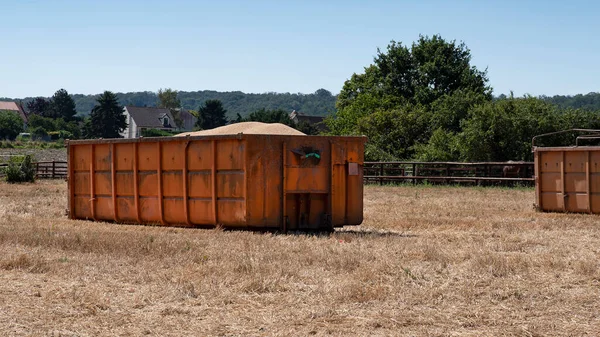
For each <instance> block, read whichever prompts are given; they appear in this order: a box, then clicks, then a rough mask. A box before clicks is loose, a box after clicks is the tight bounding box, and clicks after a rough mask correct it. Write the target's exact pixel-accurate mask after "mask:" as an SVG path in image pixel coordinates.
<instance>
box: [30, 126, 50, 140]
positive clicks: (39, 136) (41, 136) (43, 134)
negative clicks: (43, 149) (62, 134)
mask: <svg viewBox="0 0 600 337" xmlns="http://www.w3.org/2000/svg"><path fill="white" fill-rule="evenodd" d="M31 138H33V139H35V140H48V139H49V136H48V132H47V131H46V129H44V128H42V127H36V128H33V129H31Z"/></svg>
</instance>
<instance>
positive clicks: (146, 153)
mask: <svg viewBox="0 0 600 337" xmlns="http://www.w3.org/2000/svg"><path fill="white" fill-rule="evenodd" d="M157 167H158V153H157V151H156V143H155V142H152V143H150V142H140V143H139V145H138V169H139V170H140V171H156V168H157Z"/></svg>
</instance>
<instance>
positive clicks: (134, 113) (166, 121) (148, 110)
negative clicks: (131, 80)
mask: <svg viewBox="0 0 600 337" xmlns="http://www.w3.org/2000/svg"><path fill="white" fill-rule="evenodd" d="M123 113H124V114H125V118H126V121H127V128H125V130H124V131H123V132H122V133H121V136H123V137H124V138H138V137H140V136H142V131H143V130H145V129H157V130H165V131H176V130H177V125H175V120H174V119H173V115H172V114H171V111H170V110H169V109H165V108H153V107H138V106H130V105H127V106H125V107H124V108H123Z"/></svg>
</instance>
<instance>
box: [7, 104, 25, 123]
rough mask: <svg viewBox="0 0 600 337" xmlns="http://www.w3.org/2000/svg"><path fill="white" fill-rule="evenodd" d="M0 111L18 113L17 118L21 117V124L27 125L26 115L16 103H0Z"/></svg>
mask: <svg viewBox="0 0 600 337" xmlns="http://www.w3.org/2000/svg"><path fill="white" fill-rule="evenodd" d="M0 110H8V111H16V112H18V113H19V116H21V119H22V120H23V122H25V123H27V115H26V114H25V112H24V111H23V109H21V107H19V105H18V104H17V103H16V102H4V101H0Z"/></svg>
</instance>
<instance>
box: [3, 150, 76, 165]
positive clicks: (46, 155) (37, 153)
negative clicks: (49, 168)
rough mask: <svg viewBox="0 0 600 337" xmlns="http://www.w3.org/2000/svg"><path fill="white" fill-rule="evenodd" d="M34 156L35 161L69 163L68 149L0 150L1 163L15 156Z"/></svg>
mask: <svg viewBox="0 0 600 337" xmlns="http://www.w3.org/2000/svg"><path fill="white" fill-rule="evenodd" d="M24 154H30V155H33V158H34V161H67V149H66V148H65V149H0V163H3V162H6V161H8V158H10V156H13V155H24Z"/></svg>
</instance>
